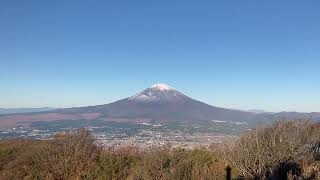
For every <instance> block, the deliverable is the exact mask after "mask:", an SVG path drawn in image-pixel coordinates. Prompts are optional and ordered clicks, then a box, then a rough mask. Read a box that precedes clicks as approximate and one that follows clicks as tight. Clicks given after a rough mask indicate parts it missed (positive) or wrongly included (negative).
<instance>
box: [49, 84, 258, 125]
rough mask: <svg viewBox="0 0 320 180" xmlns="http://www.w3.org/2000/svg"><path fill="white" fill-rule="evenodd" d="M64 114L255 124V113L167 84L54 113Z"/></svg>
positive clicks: (107, 117)
mask: <svg viewBox="0 0 320 180" xmlns="http://www.w3.org/2000/svg"><path fill="white" fill-rule="evenodd" d="M53 112H56V113H63V114H66V113H67V114H84V113H99V117H100V118H106V119H112V120H114V119H126V120H128V121H130V119H134V120H136V119H148V120H153V121H160V122H161V121H179V122H181V121H210V120H221V121H251V120H253V119H254V117H256V115H255V114H254V113H250V112H244V111H237V110H230V109H225V108H219V107H214V106H211V105H208V104H206V103H203V102H200V101H197V100H195V99H192V98H190V97H188V96H186V95H184V94H183V93H181V92H179V91H177V90H175V89H174V88H172V87H170V86H168V85H166V84H160V83H159V84H154V85H152V86H151V87H150V88H147V89H145V90H143V91H141V92H139V93H138V94H136V95H134V96H131V97H129V98H126V99H122V100H119V101H116V102H114V103H110V104H105V105H98V106H89V107H80V108H69V109H61V110H56V111H53Z"/></svg>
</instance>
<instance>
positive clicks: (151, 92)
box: [128, 83, 190, 103]
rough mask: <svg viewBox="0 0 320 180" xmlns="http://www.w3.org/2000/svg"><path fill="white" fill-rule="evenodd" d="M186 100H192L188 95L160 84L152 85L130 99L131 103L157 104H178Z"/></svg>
mask: <svg viewBox="0 0 320 180" xmlns="http://www.w3.org/2000/svg"><path fill="white" fill-rule="evenodd" d="M185 99H190V98H189V97H187V96H186V95H184V94H182V93H180V92H178V91H176V90H175V89H174V88H172V87H170V86H169V85H167V84H163V83H158V84H154V85H152V86H151V87H150V88H148V89H145V90H144V91H142V92H140V93H138V94H136V95H134V96H131V97H129V98H128V100H130V101H135V102H140V103H141V102H142V103H144V102H147V103H150V102H156V103H168V102H177V101H182V100H185Z"/></svg>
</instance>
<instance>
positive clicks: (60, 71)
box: [0, 0, 320, 112]
mask: <svg viewBox="0 0 320 180" xmlns="http://www.w3.org/2000/svg"><path fill="white" fill-rule="evenodd" d="M157 82H163V83H167V84H169V85H170V86H172V87H175V88H176V89H177V90H180V91H181V92H183V93H185V94H187V95H189V96H191V97H193V98H195V99H198V100H201V101H204V102H206V103H208V104H211V105H215V106H220V107H227V108H236V109H264V110H269V111H284V110H287V111H319V112H320V1H319V0H308V1H301V0H283V1H279V0H268V1H256V0H241V1H240V0H220V1H215V0H207V1H206V0H203V1H198V0H197V1H196V0H190V1H189V0H187V1H186V0H174V1H173V0H157V1H153V0H145V1H140V0H134V1H133V0H130V1H126V0H92V1H80V0H51V1H40V0H37V1H36V0H27V1H26V0H25V1H23V0H20V1H19V0H1V2H0V107H41V106H50V107H71V106H84V105H95V104H105V103H109V102H112V101H115V100H118V99H121V98H125V97H127V96H130V95H133V94H135V93H137V92H138V91H140V90H143V89H144V88H147V87H149V86H151V85H152V84H154V83H157Z"/></svg>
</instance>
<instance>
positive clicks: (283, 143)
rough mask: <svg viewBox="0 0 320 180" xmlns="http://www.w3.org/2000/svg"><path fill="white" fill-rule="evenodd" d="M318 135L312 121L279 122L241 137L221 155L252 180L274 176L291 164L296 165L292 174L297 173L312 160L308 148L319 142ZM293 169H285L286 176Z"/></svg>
mask: <svg viewBox="0 0 320 180" xmlns="http://www.w3.org/2000/svg"><path fill="white" fill-rule="evenodd" d="M319 132H320V126H319V125H318V124H314V123H312V122H311V121H291V122H285V121H279V122H277V123H275V124H274V125H272V126H267V127H262V128H256V129H253V130H252V131H250V132H248V133H246V134H244V135H243V136H242V137H241V138H240V140H239V141H238V142H236V143H234V144H231V145H228V146H226V147H225V148H222V149H223V150H221V151H220V155H221V156H222V157H224V159H225V160H226V161H227V162H229V163H231V164H232V165H234V166H236V167H237V168H238V169H239V170H240V172H241V174H242V175H244V176H248V177H251V178H257V177H265V176H268V175H272V174H275V173H276V172H277V170H278V169H279V168H280V169H281V168H284V169H286V168H288V167H289V166H290V167H293V166H292V164H297V166H296V171H294V172H299V171H298V170H297V168H300V169H301V168H303V167H301V162H303V161H306V160H307V159H310V158H312V157H310V155H311V154H312V153H311V152H310V150H311V149H310V147H313V146H314V145H315V144H317V143H318V142H320V138H319ZM312 162H314V161H312ZM293 169H294V168H291V169H287V170H288V173H294V172H293ZM283 171H284V170H282V171H281V172H283ZM289 171H290V172H289ZM291 171H292V172H291ZM301 171H302V170H301ZM297 175H301V173H300V174H299V173H297Z"/></svg>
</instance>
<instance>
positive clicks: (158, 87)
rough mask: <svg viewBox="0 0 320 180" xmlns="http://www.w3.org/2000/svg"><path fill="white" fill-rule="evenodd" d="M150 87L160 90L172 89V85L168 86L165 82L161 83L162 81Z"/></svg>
mask: <svg viewBox="0 0 320 180" xmlns="http://www.w3.org/2000/svg"><path fill="white" fill-rule="evenodd" d="M151 88H152V89H158V90H161V91H165V90H167V91H168V90H174V89H173V88H172V87H170V86H169V85H167V84H163V83H157V84H154V85H152V86H151Z"/></svg>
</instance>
